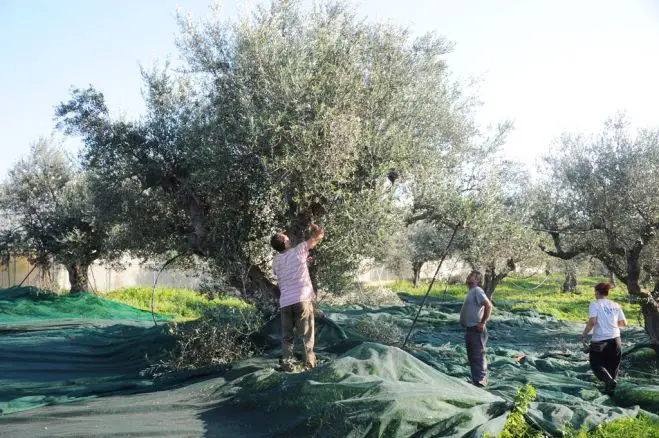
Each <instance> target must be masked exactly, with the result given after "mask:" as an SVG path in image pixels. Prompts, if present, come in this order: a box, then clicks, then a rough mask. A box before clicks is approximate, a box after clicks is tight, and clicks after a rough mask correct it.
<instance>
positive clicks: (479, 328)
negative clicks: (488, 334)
mask: <svg viewBox="0 0 659 438" xmlns="http://www.w3.org/2000/svg"><path fill="white" fill-rule="evenodd" d="M476 331H477V332H478V333H483V332H484V331H485V324H484V323H482V322H481V323H479V324H478V325H477V326H476Z"/></svg>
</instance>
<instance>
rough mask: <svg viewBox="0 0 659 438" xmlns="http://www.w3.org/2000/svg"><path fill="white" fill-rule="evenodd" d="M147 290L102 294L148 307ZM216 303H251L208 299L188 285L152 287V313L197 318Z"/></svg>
mask: <svg viewBox="0 0 659 438" xmlns="http://www.w3.org/2000/svg"><path fill="white" fill-rule="evenodd" d="M151 292H152V289H151V288H149V287H132V288H125V289H119V290H115V291H111V292H107V293H106V294H104V295H103V296H104V297H105V298H107V299H109V300H112V301H118V302H120V303H124V304H128V305H129V306H132V307H136V308H138V309H143V310H151ZM216 307H225V308H231V309H236V308H240V309H246V308H251V307H252V306H251V305H250V304H247V303H245V302H244V301H242V300H240V299H238V298H235V297H223V298H215V299H213V300H210V301H209V300H208V299H206V298H205V297H203V296H201V295H200V294H199V293H198V292H195V291H194V290H192V289H177V288H156V300H155V310H156V313H159V314H165V315H171V316H173V317H174V320H176V321H189V320H193V319H197V318H199V317H201V316H202V314H203V313H204V312H205V311H207V310H211V309H213V308H216Z"/></svg>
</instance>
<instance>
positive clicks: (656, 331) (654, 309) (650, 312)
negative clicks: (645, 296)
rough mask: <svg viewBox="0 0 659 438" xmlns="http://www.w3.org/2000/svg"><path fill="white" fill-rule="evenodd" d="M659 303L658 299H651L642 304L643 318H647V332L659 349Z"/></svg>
mask: <svg viewBox="0 0 659 438" xmlns="http://www.w3.org/2000/svg"><path fill="white" fill-rule="evenodd" d="M658 304H659V303H657V300H656V299H651V300H650V301H647V302H645V303H643V304H641V311H642V312H643V319H644V320H645V332H646V333H647V334H648V336H649V337H650V341H652V344H653V345H654V346H655V350H657V351H659V305H658Z"/></svg>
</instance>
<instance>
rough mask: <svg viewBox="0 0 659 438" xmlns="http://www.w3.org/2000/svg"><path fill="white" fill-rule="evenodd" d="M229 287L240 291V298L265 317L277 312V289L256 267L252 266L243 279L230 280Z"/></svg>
mask: <svg viewBox="0 0 659 438" xmlns="http://www.w3.org/2000/svg"><path fill="white" fill-rule="evenodd" d="M230 283H231V285H232V286H233V287H235V288H237V289H238V290H240V291H241V293H242V295H241V298H242V299H243V300H245V301H247V302H248V303H250V304H253V305H254V306H255V307H256V308H257V309H258V310H259V311H261V312H262V313H263V314H264V315H266V317H268V316H270V315H273V314H274V313H276V312H277V311H279V288H278V287H277V285H275V284H274V283H272V282H271V281H270V280H269V279H268V277H266V275H265V274H264V273H263V271H262V270H261V269H260V268H259V267H258V266H252V267H250V268H249V270H248V271H247V274H246V275H245V276H244V277H241V276H236V277H233V278H232V279H231V282H230Z"/></svg>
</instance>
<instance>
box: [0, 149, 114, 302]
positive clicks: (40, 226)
mask: <svg viewBox="0 0 659 438" xmlns="http://www.w3.org/2000/svg"><path fill="white" fill-rule="evenodd" d="M0 209H2V211H3V212H4V213H5V214H6V215H7V216H8V217H10V218H11V220H10V221H9V222H8V223H6V224H5V225H6V229H5V230H4V232H3V233H2V236H3V242H2V245H3V246H5V247H8V246H9V247H11V249H10V251H11V252H12V253H13V254H15V255H23V256H25V257H27V258H28V259H29V261H30V262H31V263H33V264H36V265H37V266H39V267H41V268H44V269H48V268H49V267H50V266H51V265H52V264H53V263H55V264H62V265H64V266H65V267H66V269H67V271H68V274H69V282H70V284H71V292H79V291H86V290H89V282H88V270H89V267H90V266H91V264H92V263H93V262H94V261H96V260H98V259H99V258H101V257H102V256H103V254H104V249H105V239H106V236H107V232H106V229H105V227H104V225H103V222H102V221H99V220H98V217H97V215H96V212H95V209H94V205H93V202H92V200H91V196H90V193H89V190H88V185H87V179H86V177H85V175H84V174H82V173H81V172H79V171H77V170H76V168H75V166H74V164H73V163H72V160H71V159H70V158H69V157H67V156H66V155H65V154H64V153H63V151H62V150H61V149H60V148H59V147H57V146H56V145H53V144H52V142H51V141H49V140H45V139H40V140H38V141H37V142H36V143H35V144H34V145H32V147H31V149H30V154H29V156H28V157H26V158H23V159H21V160H20V161H18V162H17V163H16V164H15V165H14V166H13V167H12V168H11V169H10V170H9V176H8V178H7V180H6V181H5V183H4V184H3V185H2V195H1V196H0Z"/></svg>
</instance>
